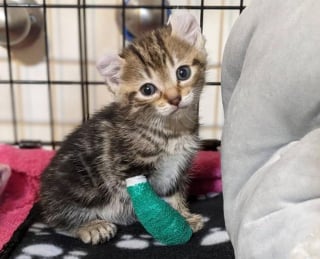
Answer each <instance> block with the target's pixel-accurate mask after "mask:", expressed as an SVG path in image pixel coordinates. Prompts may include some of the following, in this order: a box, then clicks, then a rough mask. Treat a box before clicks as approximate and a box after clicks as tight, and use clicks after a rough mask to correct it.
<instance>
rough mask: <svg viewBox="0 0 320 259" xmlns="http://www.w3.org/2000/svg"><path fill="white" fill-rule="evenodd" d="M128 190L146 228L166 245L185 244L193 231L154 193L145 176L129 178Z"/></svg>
mask: <svg viewBox="0 0 320 259" xmlns="http://www.w3.org/2000/svg"><path fill="white" fill-rule="evenodd" d="M126 182H127V189H128V193H129V195H130V197H131V200H132V204H133V208H134V210H135V213H136V215H137V217H138V219H139V221H140V222H141V224H142V225H143V226H144V228H145V229H146V230H147V231H148V232H149V233H150V234H151V235H152V236H153V237H154V238H155V239H156V240H158V241H159V242H161V243H162V244H165V245H178V244H184V243H186V242H188V241H189V239H190V238H191V235H192V230H191V228H190V226H189V224H188V223H187V221H186V220H185V219H184V218H183V217H182V216H181V215H180V214H179V212H178V211H176V210H175V209H173V208H172V207H171V206H170V205H169V204H168V203H167V202H165V201H164V200H162V199H161V198H160V197H158V196H157V194H156V193H155V192H154V191H153V189H152V188H151V186H150V184H149V183H148V182H147V180H146V178H145V177H144V176H136V177H132V178H128V179H127V180H126Z"/></svg>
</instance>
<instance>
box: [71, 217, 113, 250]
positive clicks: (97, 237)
mask: <svg viewBox="0 0 320 259" xmlns="http://www.w3.org/2000/svg"><path fill="white" fill-rule="evenodd" d="M116 233H117V227H116V225H115V224H113V223H110V222H107V221H104V220H94V221H91V222H89V223H87V224H85V225H82V226H81V227H80V228H79V229H78V230H77V231H76V236H77V237H78V238H80V239H81V240H82V241H83V242H84V243H86V244H89V243H91V244H93V245H96V244H99V243H104V242H106V241H109V240H110V239H111V238H113V237H114V236H115V235H116Z"/></svg>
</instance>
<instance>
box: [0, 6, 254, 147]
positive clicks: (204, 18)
mask: <svg viewBox="0 0 320 259" xmlns="http://www.w3.org/2000/svg"><path fill="white" fill-rule="evenodd" d="M35 1H36V2H29V1H26V3H24V2H23V1H9V0H4V1H3V2H0V16H1V14H2V16H3V17H4V23H3V26H2V27H4V28H1V29H2V31H0V33H1V35H0V40H2V41H4V44H3V45H2V47H0V142H2V143H8V144H13V145H20V146H39V145H41V146H44V147H48V148H56V147H58V146H59V144H60V143H61V141H62V140H63V138H64V136H65V135H66V134H68V133H69V132H70V131H71V130H72V129H73V128H74V127H75V126H76V125H78V124H80V123H81V122H83V121H85V120H87V119H88V118H89V117H90V115H91V114H92V113H93V112H95V111H96V110H98V109H99V108H101V107H102V106H103V105H106V104H107V103H108V102H110V98H111V97H110V93H108V90H107V87H105V85H104V82H103V81H102V78H101V77H100V76H99V75H98V73H97V71H96V68H95V62H96V60H97V59H98V58H99V56H101V55H103V54H104V53H106V52H114V53H116V52H119V51H120V50H121V48H122V47H123V46H124V45H125V44H128V38H127V35H126V33H127V31H126V30H127V29H126V22H125V21H126V12H127V11H128V10H130V9H140V10H160V11H161V14H162V20H161V22H162V23H166V14H167V12H168V11H170V12H171V11H172V12H173V11H175V9H188V10H189V11H190V12H192V13H193V14H194V15H195V16H196V17H197V18H198V20H199V23H200V25H201V28H202V31H203V33H204V35H205V37H206V40H207V50H208V53H209V67H208V73H207V82H206V86H205V90H204V93H203V96H202V97H201V103H200V111H199V112H200V117H201V121H200V124H201V128H200V136H201V137H202V138H220V135H221V128H222V125H223V113H222V107H221V96H220V89H219V87H220V64H221V57H222V53H223V47H224V44H225V41H226V39H227V36H228V34H229V31H230V29H231V26H232V24H233V22H234V21H235V20H236V18H237V17H238V16H239V14H240V13H241V12H242V10H243V9H244V8H245V6H246V5H248V4H249V3H248V1H247V2H246V1H245V0H168V1H166V0H161V1H159V4H158V5H154V4H152V5H151V4H150V5H131V6H130V5H129V2H130V0H35ZM151 2H153V1H150V3H151ZM19 8H25V9H28V8H34V9H38V10H39V11H40V12H41V14H42V16H43V18H42V24H41V27H42V28H41V32H40V35H39V36H38V37H37V39H36V40H35V42H33V43H32V44H31V45H28V46H24V47H21V48H17V47H14V46H11V44H10V43H11V41H10V40H11V39H10V34H9V22H10V21H9V20H8V18H7V17H8V12H9V11H11V10H13V9H19ZM119 11H120V12H119ZM120 14H121V15H120ZM119 15H120V16H119ZM117 19H118V22H117ZM119 20H120V23H119ZM0 23H1V22H0ZM119 24H120V26H119ZM0 26H1V25H0ZM1 37H2V38H1Z"/></svg>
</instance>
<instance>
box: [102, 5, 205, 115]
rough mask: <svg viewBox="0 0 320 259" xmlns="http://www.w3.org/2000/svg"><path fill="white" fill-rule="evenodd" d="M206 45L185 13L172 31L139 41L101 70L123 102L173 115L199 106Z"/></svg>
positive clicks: (107, 60)
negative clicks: (187, 108)
mask: <svg viewBox="0 0 320 259" xmlns="http://www.w3.org/2000/svg"><path fill="white" fill-rule="evenodd" d="M204 43H205V41H204V38H203V36H202V34H201V29H200V26H199V24H198V23H197V21H196V19H195V17H194V16H192V15H191V14H189V13H187V12H181V11H180V12H177V13H175V14H173V15H171V17H170V18H169V22H168V25H167V26H165V27H163V28H161V29H157V30H155V31H151V32H150V33H147V34H145V35H144V36H143V37H141V38H139V39H137V40H135V41H134V42H133V43H132V44H130V45H129V46H128V47H127V48H125V49H124V50H123V52H122V54H120V55H106V56H104V57H103V58H102V59H101V60H100V61H99V62H98V69H99V71H100V73H101V75H102V76H103V77H104V79H105V81H106V83H107V85H108V86H109V88H110V90H111V91H112V92H113V93H114V94H115V96H116V100H117V101H118V102H121V103H124V104H130V105H132V106H133V107H136V108H137V109H139V107H144V110H146V109H148V108H149V109H151V110H153V111H155V113H156V114H159V115H161V116H170V115H171V114H174V113H176V112H177V111H178V113H179V111H181V110H184V108H186V107H190V106H192V105H193V107H195V105H197V103H198V101H199V96H200V93H201V90H202V88H203V85H204V74H205V67H206V51H205V48H204Z"/></svg>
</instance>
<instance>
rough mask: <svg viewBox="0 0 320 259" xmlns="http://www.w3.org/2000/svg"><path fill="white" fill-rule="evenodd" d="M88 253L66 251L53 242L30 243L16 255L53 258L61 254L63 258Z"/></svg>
mask: <svg viewBox="0 0 320 259" xmlns="http://www.w3.org/2000/svg"><path fill="white" fill-rule="evenodd" d="M86 255H87V253H86V252H84V251H80V250H74V251H69V252H67V253H65V252H64V251H63V249H62V248H60V247H58V246H55V245H52V244H36V245H29V246H26V247H25V248H23V249H22V254H20V255H18V256H17V257H15V258H16V259H32V258H33V257H34V256H40V257H41V258H53V257H57V256H59V258H62V259H81V258H82V257H84V256H86Z"/></svg>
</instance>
